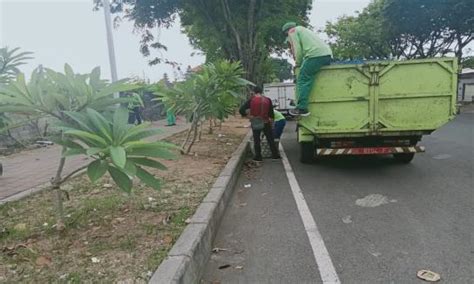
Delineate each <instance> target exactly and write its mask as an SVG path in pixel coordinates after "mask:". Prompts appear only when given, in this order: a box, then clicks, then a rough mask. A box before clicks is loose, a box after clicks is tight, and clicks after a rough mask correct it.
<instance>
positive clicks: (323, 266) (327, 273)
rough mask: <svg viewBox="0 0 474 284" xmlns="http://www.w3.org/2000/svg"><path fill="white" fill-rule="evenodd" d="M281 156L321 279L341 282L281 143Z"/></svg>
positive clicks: (328, 281) (329, 281)
mask: <svg viewBox="0 0 474 284" xmlns="http://www.w3.org/2000/svg"><path fill="white" fill-rule="evenodd" d="M280 151H281V157H282V161H283V166H284V167H285V172H286V176H287V177H288V182H289V183H290V187H291V191H292V192H293V197H294V198H295V201H296V206H297V207H298V211H299V213H300V216H301V220H302V221H303V225H304V228H305V230H306V234H307V235H308V239H309V242H310V244H311V248H312V249H313V255H314V258H315V260H316V264H317V265H318V269H319V274H320V275H321V280H322V281H323V283H340V281H339V276H338V275H337V273H336V269H335V268H334V265H333V264H332V260H331V256H330V255H329V252H328V250H327V248H326V245H325V244H324V240H323V238H322V237H321V234H320V233H319V230H318V227H317V226H316V222H315V221H314V218H313V215H311V211H310V210H309V207H308V204H307V203H306V201H305V198H304V195H303V192H302V191H301V188H300V186H299V184H298V181H297V180H296V177H295V174H294V173H293V169H292V168H291V165H290V162H289V161H288V157H287V156H286V153H285V150H284V149H283V146H282V145H281V144H280Z"/></svg>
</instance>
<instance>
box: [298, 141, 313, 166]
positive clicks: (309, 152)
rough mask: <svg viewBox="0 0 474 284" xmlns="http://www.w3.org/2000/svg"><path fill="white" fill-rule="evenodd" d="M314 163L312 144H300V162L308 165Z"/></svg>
mask: <svg viewBox="0 0 474 284" xmlns="http://www.w3.org/2000/svg"><path fill="white" fill-rule="evenodd" d="M313 161H314V143H312V142H300V162H301V163H303V164H310V163H311V162H313Z"/></svg>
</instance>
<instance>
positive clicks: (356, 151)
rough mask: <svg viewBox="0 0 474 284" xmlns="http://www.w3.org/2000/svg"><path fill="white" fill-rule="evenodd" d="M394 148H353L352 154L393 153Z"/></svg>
mask: <svg viewBox="0 0 474 284" xmlns="http://www.w3.org/2000/svg"><path fill="white" fill-rule="evenodd" d="M391 153H392V148H389V147H368V148H352V149H351V154H353V155H379V154H391Z"/></svg>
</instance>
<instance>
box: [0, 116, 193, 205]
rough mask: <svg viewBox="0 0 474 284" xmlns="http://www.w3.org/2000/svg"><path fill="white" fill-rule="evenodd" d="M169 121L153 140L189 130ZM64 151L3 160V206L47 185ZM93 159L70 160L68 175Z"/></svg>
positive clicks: (27, 153) (160, 124)
mask: <svg viewBox="0 0 474 284" xmlns="http://www.w3.org/2000/svg"><path fill="white" fill-rule="evenodd" d="M165 123H166V121H165V120H160V121H157V122H154V123H153V126H154V127H158V128H161V129H163V130H164V133H162V134H159V135H157V136H154V137H153V138H152V139H154V140H155V139H156V140H159V139H164V138H166V137H168V136H171V135H173V134H175V133H178V132H181V131H183V130H185V129H187V128H188V125H186V124H184V123H183V122H182V120H181V123H179V124H178V125H177V126H171V127H164V125H165ZM60 156H61V147H60V146H58V145H54V146H49V147H46V148H39V149H35V150H29V151H23V152H20V153H17V154H14V155H11V156H7V157H0V160H1V162H2V164H3V176H0V203H1V201H2V200H3V199H5V198H7V197H10V196H12V195H15V194H17V193H21V192H23V191H27V190H29V189H32V188H35V187H38V186H41V185H44V184H46V183H47V182H49V181H50V180H51V178H52V177H54V175H55V174H56V170H57V166H58V162H59V158H60ZM89 161H90V159H89V158H88V157H86V156H74V157H70V158H68V159H67V160H66V165H65V167H64V173H65V174H68V173H70V172H72V171H73V170H75V169H77V168H79V167H81V166H84V165H86V163H88V162H89Z"/></svg>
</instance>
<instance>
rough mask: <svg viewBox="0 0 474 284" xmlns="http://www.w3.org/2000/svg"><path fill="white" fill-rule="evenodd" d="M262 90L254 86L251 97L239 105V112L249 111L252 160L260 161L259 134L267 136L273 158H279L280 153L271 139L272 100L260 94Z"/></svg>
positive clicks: (243, 113) (243, 114)
mask: <svg viewBox="0 0 474 284" xmlns="http://www.w3.org/2000/svg"><path fill="white" fill-rule="evenodd" d="M262 93H263V90H262V88H260V87H255V88H254V90H253V95H252V97H251V98H250V99H249V100H248V101H247V102H245V104H243V105H242V106H241V107H240V110H239V112H240V114H241V115H242V116H247V112H248V111H249V112H250V115H249V118H250V124H251V127H252V133H253V143H254V149H255V156H254V158H253V159H254V161H257V162H261V161H262V146H261V138H260V136H261V134H262V132H263V134H264V135H265V137H266V138H267V142H268V145H269V146H270V150H271V151H272V158H273V159H280V153H278V149H277V147H276V145H275V141H274V140H273V132H272V119H273V116H274V112H273V104H272V100H271V99H269V98H267V97H265V96H264V95H262Z"/></svg>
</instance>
